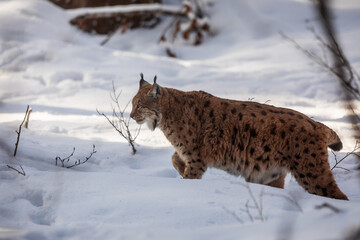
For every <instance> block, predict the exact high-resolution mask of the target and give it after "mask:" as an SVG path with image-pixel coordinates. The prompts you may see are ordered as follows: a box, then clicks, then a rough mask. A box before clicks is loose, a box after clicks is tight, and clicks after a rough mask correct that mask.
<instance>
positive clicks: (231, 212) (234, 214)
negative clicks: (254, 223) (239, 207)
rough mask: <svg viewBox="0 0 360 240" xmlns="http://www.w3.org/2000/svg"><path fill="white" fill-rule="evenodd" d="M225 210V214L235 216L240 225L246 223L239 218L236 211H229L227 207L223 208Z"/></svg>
mask: <svg viewBox="0 0 360 240" xmlns="http://www.w3.org/2000/svg"><path fill="white" fill-rule="evenodd" d="M223 209H224V210H225V212H227V213H229V214H230V215H231V216H233V217H234V218H235V219H236V220H237V221H238V222H239V223H244V221H243V220H241V218H239V216H238V215H237V214H236V213H235V212H234V211H230V210H229V209H227V208H226V207H224V206H223Z"/></svg>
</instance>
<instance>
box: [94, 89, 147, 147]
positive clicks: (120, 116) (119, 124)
mask: <svg viewBox="0 0 360 240" xmlns="http://www.w3.org/2000/svg"><path fill="white" fill-rule="evenodd" d="M121 93H122V91H120V92H119V93H117V91H116V87H115V84H114V82H113V83H112V92H110V98H111V101H112V104H111V105H112V119H110V118H109V117H108V116H107V115H106V114H105V113H102V112H100V111H99V110H97V109H96V111H97V113H98V114H99V115H101V116H103V117H105V118H106V120H107V121H108V122H109V123H110V125H111V126H112V127H113V128H114V129H115V131H117V132H118V133H119V134H120V136H121V137H123V138H124V139H125V140H126V141H127V142H128V143H129V144H130V146H131V149H132V153H133V154H136V151H137V150H136V148H135V140H136V138H137V137H138V136H139V134H140V130H141V126H140V127H139V128H137V129H135V131H134V132H133V131H130V120H131V118H126V117H125V116H124V114H125V111H126V109H127V107H128V106H129V104H130V101H129V102H128V103H127V104H126V105H125V107H124V108H122V107H121V105H120V100H119V98H120V95H121ZM113 104H114V105H113Z"/></svg>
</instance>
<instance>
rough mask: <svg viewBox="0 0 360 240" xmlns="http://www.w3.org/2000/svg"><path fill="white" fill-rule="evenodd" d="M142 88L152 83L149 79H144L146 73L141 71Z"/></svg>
mask: <svg viewBox="0 0 360 240" xmlns="http://www.w3.org/2000/svg"><path fill="white" fill-rule="evenodd" d="M140 77H141V79H140V84H139V85H140V88H139V89H142V88H143V87H145V86H147V85H150V83H148V82H147V81H145V80H144V74H142V73H140Z"/></svg>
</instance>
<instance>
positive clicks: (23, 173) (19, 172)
mask: <svg viewBox="0 0 360 240" xmlns="http://www.w3.org/2000/svg"><path fill="white" fill-rule="evenodd" d="M6 166H7V167H8V168H10V169H12V170H14V171H16V172H17V173H18V174H21V175H23V176H26V174H25V171H24V169H23V167H22V166H21V165H20V166H19V167H20V168H21V171H20V170H18V169H16V168H14V167H12V166H10V165H6Z"/></svg>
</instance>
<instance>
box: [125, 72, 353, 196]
mask: <svg viewBox="0 0 360 240" xmlns="http://www.w3.org/2000/svg"><path fill="white" fill-rule="evenodd" d="M132 105H133V108H132V112H131V115H130V116H131V117H132V118H133V119H134V120H136V122H137V123H139V124H142V123H147V124H148V126H149V127H150V129H152V130H154V129H155V128H157V127H158V128H160V129H161V130H162V131H163V133H164V134H165V136H166V138H167V139H168V140H169V141H170V143H171V144H172V145H173V146H174V148H175V153H174V154H173V156H172V163H173V165H174V167H175V169H176V170H177V171H178V172H179V174H180V175H181V176H182V177H183V178H192V179H199V178H201V177H202V175H203V174H204V172H205V171H206V169H207V168H209V167H214V168H219V169H222V170H225V171H226V172H228V173H229V174H232V175H235V176H242V177H244V178H245V179H246V181H248V182H253V183H260V184H265V185H269V186H273V187H279V188H283V187H284V178H285V175H286V174H287V173H288V172H290V173H291V174H292V175H293V176H294V177H295V179H296V180H297V182H298V183H299V184H300V185H301V186H302V187H303V188H304V189H306V190H307V191H308V192H309V193H313V194H317V195H321V196H325V197H331V198H337V199H345V200H347V199H348V198H347V197H346V195H345V194H344V193H342V192H341V190H340V189H339V188H338V186H337V184H336V182H335V179H334V176H333V174H332V172H331V170H330V166H329V163H328V151H327V147H330V148H331V149H333V150H335V151H338V150H340V149H341V148H342V143H341V141H340V139H339V137H338V135H337V134H336V133H335V132H334V131H333V130H331V129H330V128H328V127H327V126H325V125H323V124H321V123H319V122H316V121H314V120H312V119H311V118H309V117H307V116H306V115H304V114H302V113H299V112H297V111H294V110H291V109H286V108H278V107H274V106H270V105H265V104H260V103H256V102H246V101H235V100H228V99H222V98H218V97H215V96H212V95H211V94H208V93H206V92H202V91H192V92H183V91H179V90H176V89H171V88H165V87H161V86H159V85H158V84H157V83H156V78H155V79H154V84H150V83H148V82H146V81H145V80H144V79H143V76H142V75H141V80H140V88H139V91H138V93H137V94H136V96H135V97H134V98H133V100H132Z"/></svg>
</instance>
